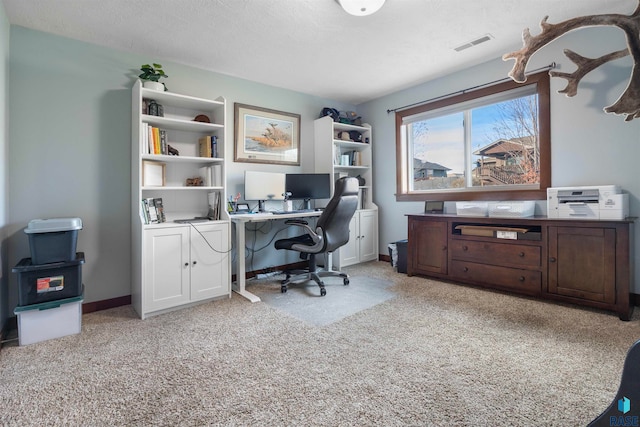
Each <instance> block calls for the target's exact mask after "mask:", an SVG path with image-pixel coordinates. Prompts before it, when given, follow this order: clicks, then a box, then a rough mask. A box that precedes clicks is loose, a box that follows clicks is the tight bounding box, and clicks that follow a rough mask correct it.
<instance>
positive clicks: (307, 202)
mask: <svg viewBox="0 0 640 427" xmlns="http://www.w3.org/2000/svg"><path fill="white" fill-rule="evenodd" d="M285 189H286V191H287V193H291V195H290V196H289V198H290V199H291V200H304V209H311V199H328V198H329V197H331V175H330V174H328V173H288V174H287V176H286V179H285Z"/></svg>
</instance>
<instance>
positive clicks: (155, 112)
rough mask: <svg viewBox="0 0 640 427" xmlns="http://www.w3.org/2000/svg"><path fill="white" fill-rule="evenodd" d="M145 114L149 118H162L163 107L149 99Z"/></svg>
mask: <svg viewBox="0 0 640 427" xmlns="http://www.w3.org/2000/svg"><path fill="white" fill-rule="evenodd" d="M147 114H148V115H150V116H157V117H164V107H163V106H162V104H158V103H157V102H156V101H155V100H153V99H150V100H149V101H148V105H147Z"/></svg>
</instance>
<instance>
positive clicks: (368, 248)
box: [358, 210, 378, 262]
mask: <svg viewBox="0 0 640 427" xmlns="http://www.w3.org/2000/svg"><path fill="white" fill-rule="evenodd" d="M359 214H360V224H359V228H358V231H359V233H360V234H359V236H360V239H359V242H360V262H364V261H372V260H375V259H378V230H377V228H378V227H377V226H378V211H375V210H370V211H361V212H359Z"/></svg>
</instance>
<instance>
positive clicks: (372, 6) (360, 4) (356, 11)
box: [336, 0, 385, 16]
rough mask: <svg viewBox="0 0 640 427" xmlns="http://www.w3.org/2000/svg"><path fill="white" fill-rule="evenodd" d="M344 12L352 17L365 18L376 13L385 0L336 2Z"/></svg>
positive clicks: (341, 0)
mask: <svg viewBox="0 0 640 427" xmlns="http://www.w3.org/2000/svg"><path fill="white" fill-rule="evenodd" d="M336 2H337V3H338V4H339V5H340V6H342V8H343V9H344V11H345V12H347V13H348V14H349V15H353V16H367V15H371V14H372V13H376V12H377V11H378V10H380V8H381V7H382V5H383V4H384V2H385V0H336Z"/></svg>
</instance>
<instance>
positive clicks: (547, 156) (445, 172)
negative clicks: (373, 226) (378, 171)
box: [396, 72, 551, 201]
mask: <svg viewBox="0 0 640 427" xmlns="http://www.w3.org/2000/svg"><path fill="white" fill-rule="evenodd" d="M549 116H550V114H549V74H548V73H547V72H542V73H538V74H534V75H531V76H528V78H527V82H526V83H524V84H518V83H515V82H512V81H508V82H505V83H500V84H497V85H493V86H490V87H486V88H483V89H478V90H475V91H473V92H467V93H463V94H461V95H456V96H451V97H448V98H445V99H441V100H438V101H434V102H430V103H427V104H423V105H420V106H417V107H413V108H410V109H406V110H402V111H398V112H396V146H397V148H396V150H397V156H396V167H397V171H398V173H397V179H398V183H397V190H398V191H397V195H396V197H397V199H398V200H406V201H409V200H415V201H417V200H535V199H546V189H547V187H548V186H550V184H551V144H550V125H549V121H550V117H549Z"/></svg>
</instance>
